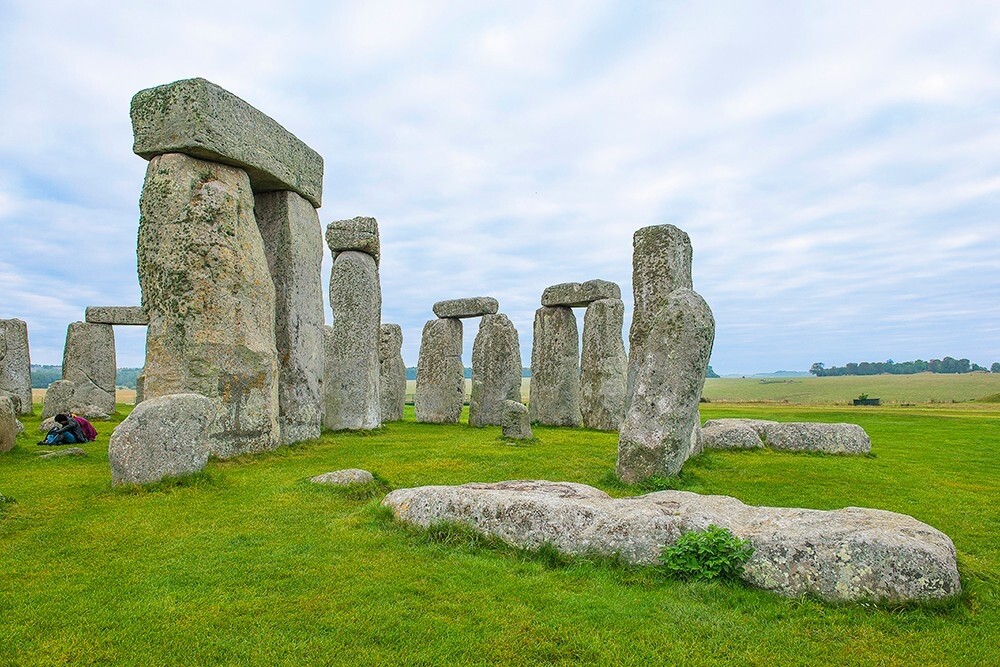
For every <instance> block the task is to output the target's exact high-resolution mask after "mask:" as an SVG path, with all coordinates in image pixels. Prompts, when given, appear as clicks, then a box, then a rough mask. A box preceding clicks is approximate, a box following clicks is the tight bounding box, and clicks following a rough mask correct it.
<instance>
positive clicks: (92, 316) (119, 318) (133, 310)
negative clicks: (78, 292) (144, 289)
mask: <svg viewBox="0 0 1000 667" xmlns="http://www.w3.org/2000/svg"><path fill="white" fill-rule="evenodd" d="M84 319H85V320H86V321H87V322H89V323H90V324H117V325H121V326H136V327H139V326H142V327H144V326H146V325H147V324H149V317H148V316H147V315H146V313H145V311H143V309H142V306H88V307H87V311H86V316H85V317H84Z"/></svg>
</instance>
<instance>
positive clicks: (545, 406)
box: [528, 306, 582, 426]
mask: <svg viewBox="0 0 1000 667" xmlns="http://www.w3.org/2000/svg"><path fill="white" fill-rule="evenodd" d="M533 333H534V337H533V340H532V345H531V388H530V390H529V393H530V398H529V400H528V415H529V416H530V418H531V422H532V423H534V424H543V425H545V426H579V425H580V424H581V423H582V416H581V414H580V336H579V333H578V330H577V327H576V316H575V315H574V314H573V309H572V308H570V307H568V306H542V307H541V308H539V309H538V310H536V311H535V324H534V330H533Z"/></svg>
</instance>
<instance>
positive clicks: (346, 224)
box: [326, 216, 381, 265]
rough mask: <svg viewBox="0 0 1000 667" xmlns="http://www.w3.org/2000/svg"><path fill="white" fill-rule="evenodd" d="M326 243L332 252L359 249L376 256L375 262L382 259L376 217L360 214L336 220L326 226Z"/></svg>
mask: <svg viewBox="0 0 1000 667" xmlns="http://www.w3.org/2000/svg"><path fill="white" fill-rule="evenodd" d="M326 244H327V245H328V246H329V247H330V250H331V252H334V253H337V252H342V251H344V250H358V251H360V252H365V253H368V254H369V255H371V256H372V257H374V258H375V264H376V265H377V264H378V263H379V260H380V259H381V247H380V245H379V238H378V221H377V220H376V219H375V218H366V217H363V216H358V217H356V218H351V219H350V220H334V221H333V222H331V223H330V224H329V225H327V226H326Z"/></svg>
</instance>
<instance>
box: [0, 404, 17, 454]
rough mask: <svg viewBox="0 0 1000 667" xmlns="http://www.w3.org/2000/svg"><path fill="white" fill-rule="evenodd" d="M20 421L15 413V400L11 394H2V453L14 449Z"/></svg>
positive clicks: (0, 427)
mask: <svg viewBox="0 0 1000 667" xmlns="http://www.w3.org/2000/svg"><path fill="white" fill-rule="evenodd" d="M19 423H20V422H18V421H17V416H16V415H15V414H14V401H12V400H11V398H10V396H4V395H2V394H0V454H2V453H3V452H9V451H10V450H12V449H14V441H15V440H17V434H18V428H17V425H18V424H19Z"/></svg>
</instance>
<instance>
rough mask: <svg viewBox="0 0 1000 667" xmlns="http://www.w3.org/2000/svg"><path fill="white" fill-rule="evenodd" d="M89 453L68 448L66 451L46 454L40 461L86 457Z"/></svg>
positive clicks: (40, 457) (75, 448)
mask: <svg viewBox="0 0 1000 667" xmlns="http://www.w3.org/2000/svg"><path fill="white" fill-rule="evenodd" d="M86 455H87V452H85V451H83V450H82V449H80V448H79V447H67V448H66V449H57V450H55V451H52V452H45V453H44V454H41V455H40V456H39V457H38V458H39V459H61V458H64V457H66V456H86Z"/></svg>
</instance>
